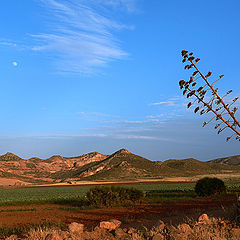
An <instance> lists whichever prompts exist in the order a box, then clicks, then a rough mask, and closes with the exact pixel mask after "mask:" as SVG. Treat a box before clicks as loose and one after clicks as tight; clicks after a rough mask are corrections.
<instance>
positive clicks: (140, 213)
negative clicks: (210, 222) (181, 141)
mask: <svg viewBox="0 0 240 240" xmlns="http://www.w3.org/2000/svg"><path fill="white" fill-rule="evenodd" d="M234 203H235V199H234V198H233V197H222V198H206V199H193V200H182V201H178V202H172V203H169V204H160V203H156V204H153V203H143V204H141V205H138V206H135V207H114V208H104V209H89V210H70V211H67V210H61V209H59V208H61V207H64V208H67V207H70V208H71V206H66V205H64V206H63V205H56V204H41V205H27V206H1V207H0V226H1V227H3V226H8V227H15V226H22V225H27V224H40V223H43V222H56V223H59V222H61V223H66V224H68V223H71V222H80V223H83V224H85V225H86V226H89V228H91V227H92V226H95V225H97V224H98V223H99V222H100V221H102V220H108V219H113V218H114V219H118V220H120V221H122V222H123V225H127V226H134V227H137V226H141V225H145V226H149V227H150V226H152V225H153V224H154V222H156V221H157V220H158V219H161V220H164V221H165V222H170V223H173V224H174V223H179V222H182V221H185V220H186V217H187V218H193V219H195V218H197V217H198V216H199V215H200V214H201V213H203V212H206V213H208V214H209V215H210V216H215V217H218V216H221V215H223V216H224V215H226V213H225V212H224V208H225V209H226V208H230V207H233V204H234ZM31 208H36V211H11V212H4V210H10V209H11V210H14V209H15V210H16V209H31Z"/></svg>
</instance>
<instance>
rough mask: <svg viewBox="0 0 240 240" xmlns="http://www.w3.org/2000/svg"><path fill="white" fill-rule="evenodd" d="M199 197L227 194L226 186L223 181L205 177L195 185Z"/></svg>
mask: <svg viewBox="0 0 240 240" xmlns="http://www.w3.org/2000/svg"><path fill="white" fill-rule="evenodd" d="M195 192H196V194H197V195H198V196H201V197H204V196H211V195H216V194H220V193H224V192H226V186H225V184H224V182H223V181H222V180H221V179H218V178H209V177H205V178H202V179H199V180H198V181H197V183H196V185H195Z"/></svg>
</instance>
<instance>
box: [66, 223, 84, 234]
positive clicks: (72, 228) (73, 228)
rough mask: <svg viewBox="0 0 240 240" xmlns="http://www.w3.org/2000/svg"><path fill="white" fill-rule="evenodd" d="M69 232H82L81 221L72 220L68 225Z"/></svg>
mask: <svg viewBox="0 0 240 240" xmlns="http://www.w3.org/2000/svg"><path fill="white" fill-rule="evenodd" d="M68 229H69V232H70V233H71V234H72V233H73V234H81V233H83V229H84V225H83V224H81V223H76V222H73V223H71V224H69V226H68Z"/></svg>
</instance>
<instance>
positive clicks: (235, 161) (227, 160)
mask: <svg viewBox="0 0 240 240" xmlns="http://www.w3.org/2000/svg"><path fill="white" fill-rule="evenodd" d="M209 162H214V163H220V164H226V165H230V166H239V165H240V155H236V156H230V157H224V158H217V159H214V160H211V161H209Z"/></svg>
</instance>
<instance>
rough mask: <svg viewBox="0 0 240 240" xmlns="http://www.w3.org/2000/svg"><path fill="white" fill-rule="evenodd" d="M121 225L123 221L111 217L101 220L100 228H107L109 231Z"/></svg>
mask: <svg viewBox="0 0 240 240" xmlns="http://www.w3.org/2000/svg"><path fill="white" fill-rule="evenodd" d="M120 225H121V222H120V221H119V220H116V219H111V220H109V221H102V222H100V224H99V226H100V228H105V229H107V230H109V231H111V230H115V229H117V228H118V227H119V226H120Z"/></svg>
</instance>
